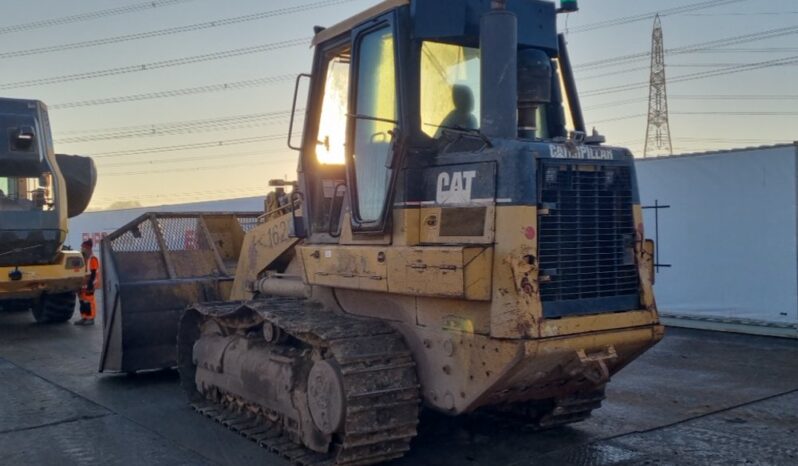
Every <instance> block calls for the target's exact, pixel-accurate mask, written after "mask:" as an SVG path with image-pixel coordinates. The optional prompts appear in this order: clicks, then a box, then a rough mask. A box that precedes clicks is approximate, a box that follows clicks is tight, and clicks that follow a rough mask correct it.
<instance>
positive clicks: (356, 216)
mask: <svg viewBox="0 0 798 466" xmlns="http://www.w3.org/2000/svg"><path fill="white" fill-rule="evenodd" d="M392 18H393V16H392V15H386V16H383V17H381V18H379V19H377V20H375V21H372V22H370V23H369V24H366V25H364V26H362V27H360V28H358V29H355V30H354V31H353V51H354V53H353V63H352V73H351V74H352V83H351V92H350V94H351V100H350V113H349V116H348V117H349V125H348V129H349V138H348V139H349V141H348V144H347V179H348V188H349V189H348V191H349V200H350V209H349V212H348V213H349V222H347V223H348V226H349V228H350V229H351V237H348V236H349V235H343V236H342V243H346V242H349V240H351V241H352V242H355V243H356V242H358V241H357V240H358V237H360V239H363V237H364V236H365V237H370V238H372V239H374V238H375V237H377V236H381V237H385V236H388V238H387V239H388V241H390V236H389V235H390V231H389V223H390V222H389V221H388V220H389V218H390V215H391V204H392V193H393V191H394V189H395V185H396V175H397V170H398V166H397V165H398V161H399V159H400V157H399V155H400V154H398V150H397V147H398V139H399V120H400V116H399V115H400V108H399V96H398V92H397V89H398V86H397V70H396V62H397V60H396V40H395V28H394V23H393V19H392Z"/></svg>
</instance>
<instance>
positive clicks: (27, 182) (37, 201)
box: [0, 173, 55, 212]
mask: <svg viewBox="0 0 798 466" xmlns="http://www.w3.org/2000/svg"><path fill="white" fill-rule="evenodd" d="M54 208H55V202H54V199H53V190H52V174H51V173H43V174H42V175H41V176H39V177H38V178H22V177H5V176H0V212H13V211H17V212H19V211H28V212H29V211H51V210H53V209H54Z"/></svg>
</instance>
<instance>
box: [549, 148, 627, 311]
mask: <svg viewBox="0 0 798 466" xmlns="http://www.w3.org/2000/svg"><path fill="white" fill-rule="evenodd" d="M539 186H540V193H539V194H540V198H539V199H540V201H541V202H540V206H539V223H538V227H539V244H538V248H539V250H538V255H539V266H540V278H541V280H540V295H541V301H542V302H543V311H544V315H546V316H548V317H553V316H562V315H569V314H590V313H597V312H609V311H623V310H630V309H633V308H635V307H637V305H638V304H639V298H638V293H639V292H638V288H639V278H638V274H637V267H636V265H635V260H634V240H635V226H634V217H633V213H632V171H631V168H630V167H628V166H618V165H610V166H596V165H580V164H563V163H553V162H542V163H541V169H540V180H539Z"/></svg>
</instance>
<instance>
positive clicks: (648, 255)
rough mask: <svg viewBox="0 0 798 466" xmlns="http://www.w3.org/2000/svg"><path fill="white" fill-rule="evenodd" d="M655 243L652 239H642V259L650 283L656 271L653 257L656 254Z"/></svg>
mask: <svg viewBox="0 0 798 466" xmlns="http://www.w3.org/2000/svg"><path fill="white" fill-rule="evenodd" d="M656 248H657V247H656V245H655V244H654V240H652V239H647V240H645V241H643V261H644V263H645V266H646V269H647V270H648V276H649V277H650V279H651V284H652V285H653V284H654V282H655V281H656V280H655V277H656V272H655V271H654V257H655V254H656V250H657V249H656Z"/></svg>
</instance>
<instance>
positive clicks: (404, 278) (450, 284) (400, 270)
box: [386, 247, 465, 298]
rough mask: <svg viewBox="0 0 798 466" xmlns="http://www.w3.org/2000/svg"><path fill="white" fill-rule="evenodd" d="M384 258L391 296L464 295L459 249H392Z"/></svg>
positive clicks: (451, 296) (461, 249)
mask: <svg viewBox="0 0 798 466" xmlns="http://www.w3.org/2000/svg"><path fill="white" fill-rule="evenodd" d="M386 257H387V262H388V288H389V290H390V291H391V293H400V294H413V295H419V296H439V297H446V298H462V297H464V296H465V285H464V273H463V248H460V247H437V248H421V247H419V248H392V249H390V250H389V251H388V252H387V253H386Z"/></svg>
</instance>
